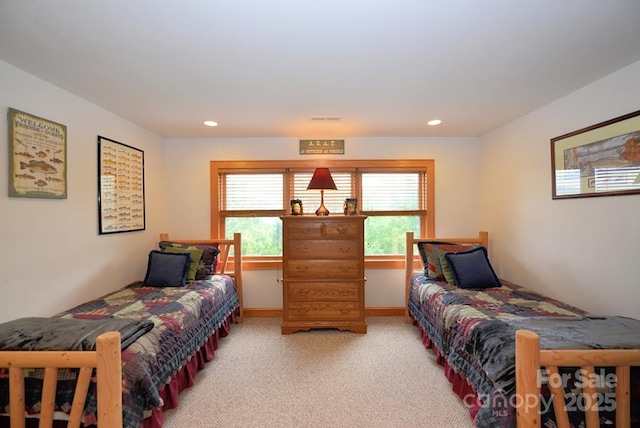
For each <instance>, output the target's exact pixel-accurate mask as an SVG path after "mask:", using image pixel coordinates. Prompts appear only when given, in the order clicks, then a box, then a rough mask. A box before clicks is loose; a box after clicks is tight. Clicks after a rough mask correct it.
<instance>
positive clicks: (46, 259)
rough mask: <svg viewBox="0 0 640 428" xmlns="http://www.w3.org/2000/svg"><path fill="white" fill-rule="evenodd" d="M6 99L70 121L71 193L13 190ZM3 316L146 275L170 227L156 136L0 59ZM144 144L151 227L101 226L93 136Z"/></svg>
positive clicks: (83, 297)
mask: <svg viewBox="0 0 640 428" xmlns="http://www.w3.org/2000/svg"><path fill="white" fill-rule="evenodd" d="M9 107H12V108H14V109H17V110H20V111H24V112H26V113H30V114H33V115H35V116H39V117H43V118H45V119H48V120H51V121H53V122H58V123H61V124H64V125H66V126H67V153H68V154H67V165H68V168H67V180H68V187H67V191H68V197H67V199H63V200H54V199H32V198H10V197H8V188H9V183H8V179H9V177H8V172H7V171H8V168H9V164H8V156H7V154H8V153H9V147H8V138H7V135H8V129H7V128H8V121H7V120H6V112H7V109H8V108H9ZM0 111H2V112H3V116H4V117H5V119H4V120H0V136H2V137H0V159H1V160H0V161H1V162H2V163H1V165H2V168H0V170H1V171H2V174H0V189H1V190H0V242H1V243H2V245H1V246H0V260H2V261H1V262H0V322H2V321H7V320H10V319H14V318H18V317H24V316H50V315H53V314H55V313H57V312H59V311H62V310H65V309H69V308H70V307H72V306H74V305H76V304H79V303H82V302H84V301H87V300H89V299H91V298H94V297H98V296H100V295H102V294H104V293H105V292H107V291H111V290H115V289H117V288H121V287H123V286H124V285H126V284H128V283H130V282H133V281H135V280H140V279H144V273H145V271H146V263H147V258H146V257H147V254H148V251H149V249H150V248H152V247H153V246H154V245H156V243H157V240H158V233H159V232H161V231H163V229H164V221H165V220H164V207H165V203H164V174H165V171H164V170H163V168H162V167H163V166H164V153H163V145H162V143H161V140H160V139H159V137H157V136H155V135H153V134H151V133H149V132H147V131H145V130H143V129H142V128H140V127H138V126H136V125H134V124H132V123H130V122H128V121H126V120H124V119H121V118H119V117H117V116H115V115H113V114H111V113H109V112H107V111H105V110H103V109H101V108H99V107H96V106H95V105H93V104H91V103H88V102H87V101H85V100H82V99H80V98H78V97H76V96H74V95H72V94H70V93H68V92H65V91H63V90H61V89H60V88H57V87H55V86H53V85H51V84H49V83H47V82H44V81H42V80H40V79H37V78H35V77H34V76H32V75H30V74H27V73H25V72H23V71H21V70H19V69H17V68H15V67H13V66H11V65H9V64H7V63H5V62H3V61H0ZM98 135H102V136H105V137H108V138H111V139H114V140H116V141H119V142H122V143H125V144H128V145H131V146H134V147H136V148H139V149H142V150H143V151H144V155H145V179H146V212H147V217H146V220H147V224H146V231H142V232H129V233H119V234H112V235H102V236H100V235H98V206H97V194H98V191H97V187H98V184H97V175H98V173H97V162H98V155H97V153H98V151H97V144H98V143H97V136H98Z"/></svg>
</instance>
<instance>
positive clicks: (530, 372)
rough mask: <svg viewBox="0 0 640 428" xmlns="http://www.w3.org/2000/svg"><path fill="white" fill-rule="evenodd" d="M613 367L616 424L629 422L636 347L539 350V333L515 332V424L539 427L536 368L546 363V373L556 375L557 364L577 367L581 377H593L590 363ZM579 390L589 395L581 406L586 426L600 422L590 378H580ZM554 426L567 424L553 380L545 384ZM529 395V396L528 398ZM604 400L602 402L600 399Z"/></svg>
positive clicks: (623, 426) (638, 359) (639, 355)
mask: <svg viewBox="0 0 640 428" xmlns="http://www.w3.org/2000/svg"><path fill="white" fill-rule="evenodd" d="M597 366H600V367H615V368H616V381H617V384H616V388H615V389H616V392H615V395H616V401H615V405H616V409H615V411H616V428H628V427H629V426H630V423H631V421H630V411H631V405H630V400H631V392H630V381H631V376H630V371H631V366H640V349H597V350H596V349H588V350H585V349H581V350H541V349H540V337H539V336H538V335H537V334H536V333H533V332H531V331H528V330H518V331H517V332H516V394H517V397H519V399H518V400H517V401H516V402H517V403H518V404H519V405H518V406H517V407H516V412H517V421H518V428H530V427H538V428H539V427H540V400H539V399H537V398H538V397H540V387H539V386H538V382H539V377H538V372H539V370H540V368H541V367H546V368H547V371H548V373H549V374H550V375H552V376H556V377H558V376H559V375H558V367H580V369H581V370H583V372H582V373H583V375H584V379H587V380H588V379H594V377H593V376H594V367H597ZM584 384H585V385H584V388H583V389H582V393H583V394H585V395H586V397H590V399H587V400H586V403H589V402H590V403H591V404H593V405H592V406H588V404H587V406H585V407H587V408H586V422H587V428H595V427H599V426H600V421H599V417H598V406H597V405H598V404H599V403H600V404H602V400H599V399H598V396H597V393H596V387H595V385H594V382H588V381H587V382H584ZM549 389H550V391H551V394H552V396H553V408H554V411H555V415H556V421H557V424H558V428H569V418H568V415H567V412H566V411H565V400H564V394H565V393H564V390H563V389H562V386H561V385H555V384H554V383H553V382H552V383H551V384H550V385H549ZM530 397H531V398H533V399H531V398H530ZM604 404H606V402H605V403H604Z"/></svg>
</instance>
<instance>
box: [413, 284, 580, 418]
mask: <svg viewBox="0 0 640 428" xmlns="http://www.w3.org/2000/svg"><path fill="white" fill-rule="evenodd" d="M501 283H502V287H499V288H488V289H484V290H482V291H479V290H468V289H460V288H458V287H456V286H453V285H449V284H448V283H447V282H444V281H432V280H429V279H427V278H425V276H424V275H423V274H415V275H414V276H413V277H412V280H411V289H410V294H409V302H408V309H409V312H410V313H411V315H412V316H413V317H414V319H415V320H416V321H417V322H418V323H419V324H420V326H421V327H422V329H423V330H424V331H425V332H426V333H427V334H428V335H429V336H430V337H431V340H432V341H433V342H434V344H435V345H436V346H437V347H438V348H439V349H440V352H441V353H442V355H443V356H444V357H445V358H446V359H447V362H448V363H449V365H450V366H451V367H452V368H453V369H454V370H455V371H456V372H457V373H460V374H461V375H462V376H463V377H464V378H465V379H466V380H467V382H469V384H470V385H471V386H472V387H473V388H474V389H475V390H476V392H477V393H478V396H479V397H481V398H483V400H484V401H485V402H486V403H489V404H488V405H484V406H482V407H481V409H480V411H479V412H478V413H477V415H476V417H475V425H476V427H481V428H484V427H487V428H489V427H491V428H494V427H509V426H515V415H514V414H513V409H512V408H511V407H510V406H505V400H504V397H501V395H500V394H498V391H496V389H495V388H494V385H493V383H492V381H491V380H490V379H489V377H488V376H487V375H486V374H485V372H484V370H483V369H482V367H481V366H480V364H479V363H478V362H477V360H476V359H475V358H474V357H473V356H472V355H470V354H469V353H468V352H466V351H465V344H466V343H467V342H468V341H469V339H470V336H471V333H472V332H473V330H474V328H476V327H477V326H478V325H479V324H480V323H483V322H486V321H489V320H495V319H513V318H527V317H543V316H553V317H581V316H584V315H587V313H586V312H585V311H583V310H581V309H578V308H576V307H573V306H571V305H568V304H566V303H562V302H560V301H557V300H554V299H551V298H549V297H547V296H543V295H541V294H538V293H535V292H533V291H530V290H527V289H526V288H524V287H521V286H518V285H516V284H513V283H510V282H508V281H504V280H502V281H501ZM507 404H508V403H507Z"/></svg>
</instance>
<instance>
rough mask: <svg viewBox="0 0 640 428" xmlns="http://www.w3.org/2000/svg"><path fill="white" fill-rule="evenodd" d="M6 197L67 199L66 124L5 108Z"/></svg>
mask: <svg viewBox="0 0 640 428" xmlns="http://www.w3.org/2000/svg"><path fill="white" fill-rule="evenodd" d="M8 118H9V139H10V143H9V144H11V153H10V156H11V158H10V160H9V174H10V178H9V196H13V197H23V198H50V199H66V198H67V127H66V126H65V125H61V124H59V123H55V122H51V121H49V120H46V119H43V118H41V117H37V116H34V115H31V114H29V113H24V112H22V111H18V110H14V109H12V108H9V112H8Z"/></svg>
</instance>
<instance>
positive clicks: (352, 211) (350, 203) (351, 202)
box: [344, 198, 358, 215]
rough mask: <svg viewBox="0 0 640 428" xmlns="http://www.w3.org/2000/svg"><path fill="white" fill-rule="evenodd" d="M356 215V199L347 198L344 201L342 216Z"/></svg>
mask: <svg viewBox="0 0 640 428" xmlns="http://www.w3.org/2000/svg"><path fill="white" fill-rule="evenodd" d="M356 214H358V198H347V199H345V200H344V215H356Z"/></svg>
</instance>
